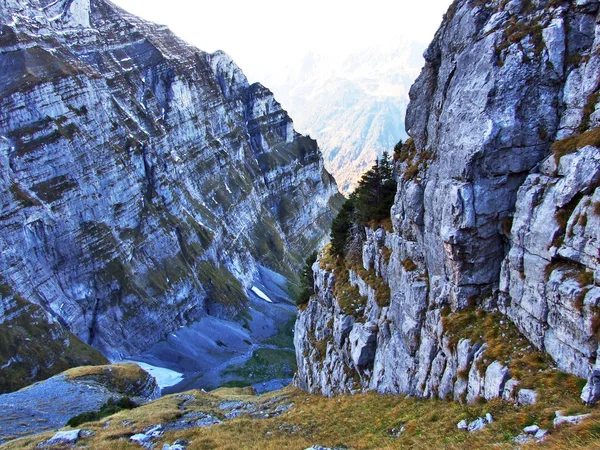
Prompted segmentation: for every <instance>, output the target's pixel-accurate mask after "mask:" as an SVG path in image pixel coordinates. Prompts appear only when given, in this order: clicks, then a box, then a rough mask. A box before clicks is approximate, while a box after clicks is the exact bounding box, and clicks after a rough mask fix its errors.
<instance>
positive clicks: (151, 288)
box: [0, 0, 339, 365]
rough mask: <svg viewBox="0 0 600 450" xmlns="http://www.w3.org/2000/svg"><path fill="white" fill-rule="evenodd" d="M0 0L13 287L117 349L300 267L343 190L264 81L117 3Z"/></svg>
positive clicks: (1, 105) (8, 278) (4, 179)
mask: <svg viewBox="0 0 600 450" xmlns="http://www.w3.org/2000/svg"><path fill="white" fill-rule="evenodd" d="M0 6H1V8H0V19H2V24H3V25H2V27H1V29H0V31H1V33H0V67H1V68H2V69H1V72H2V79H1V80H0V172H1V173H2V176H1V177H0V184H1V185H2V188H1V189H0V228H1V230H2V232H1V233H0V247H1V248H2V252H1V254H0V276H1V278H2V283H4V284H6V285H7V286H9V287H10V288H11V289H12V291H14V292H15V293H19V294H20V295H21V297H23V298H25V299H27V300H28V301H30V302H33V303H36V304H38V305H40V306H41V307H42V308H43V310H44V311H46V313H47V315H48V320H50V321H51V322H57V323H60V324H62V325H63V326H64V327H66V328H67V329H68V330H70V331H72V332H73V333H74V334H76V335H77V336H79V337H80V338H81V339H82V340H83V341H84V342H86V343H88V344H90V345H92V346H94V347H96V348H98V349H100V350H101V351H102V352H103V353H104V354H105V355H106V356H109V357H112V358H117V357H120V356H124V355H128V354H131V353H134V352H139V351H142V350H145V349H147V348H149V347H150V346H151V345H152V344H153V343H155V342H157V341H158V340H160V339H162V338H163V337H165V336H166V335H167V334H168V333H169V332H171V331H173V330H175V329H177V328H179V327H180V326H182V325H185V324H187V323H190V322H192V321H194V320H196V319H198V318H200V317H202V316H204V315H206V314H211V315H216V316H220V317H234V316H236V315H238V314H240V312H241V311H242V310H243V309H244V308H245V305H246V301H247V298H246V291H247V289H248V288H250V286H251V284H252V281H253V280H254V279H255V278H256V277H257V274H258V266H259V265H264V266H267V267H269V268H271V269H273V270H275V271H277V272H280V273H282V274H284V275H286V276H288V277H289V278H290V279H294V278H295V277H296V275H295V273H296V272H297V269H298V267H299V266H300V261H301V260H302V259H303V257H304V255H305V254H307V253H308V252H309V251H312V249H314V248H315V247H316V246H317V245H319V243H321V242H322V241H323V239H324V238H325V237H326V230H327V229H328V225H329V223H330V220H331V218H332V215H333V214H334V211H335V209H336V207H337V206H336V203H338V202H339V200H338V195H339V194H337V187H336V185H335V182H334V180H333V178H332V177H331V176H330V175H329V174H328V173H327V172H326V171H325V170H324V168H323V163H322V158H321V155H320V152H319V150H318V147H317V144H316V142H315V141H313V140H311V139H310V138H307V137H303V136H301V135H299V134H297V133H296V132H295V131H294V128H293V124H292V121H291V119H290V118H289V117H288V115H287V113H286V112H285V111H283V110H282V109H281V107H280V105H279V104H278V103H277V102H276V101H275V99H274V98H273V96H272V94H271V92H270V91H269V90H268V89H266V88H265V87H263V86H261V85H260V84H253V85H249V84H248V81H247V79H246V77H245V76H244V74H243V73H242V71H241V70H240V69H239V68H238V67H237V66H236V65H235V63H234V62H233V61H232V60H231V59H230V58H229V57H228V56H227V55H226V54H225V53H222V52H217V53H214V54H207V53H204V52H202V51H199V50H197V49H195V48H193V47H191V46H189V45H187V44H186V43H184V42H183V41H181V40H179V39H178V38H177V37H175V36H174V35H173V34H172V33H171V32H170V31H169V30H168V29H166V28H165V27H161V26H157V25H154V24H150V23H146V22H143V21H142V20H140V19H138V18H136V17H134V16H131V15H129V14H127V13H126V12H124V11H122V10H121V9H119V8H118V7H116V6H115V5H113V4H112V3H110V2H105V1H102V0H92V1H91V2H90V1H89V0H88V1H81V0H72V1H66V0H65V1H58V2H48V1H35V0H32V1H26V2H13V1H12V0H2V2H1V3H0ZM9 298H11V296H10V295H8V296H3V297H2V300H1V301H0V304H1V302H8V301H9ZM2 364H4V362H2V361H0V365H2Z"/></svg>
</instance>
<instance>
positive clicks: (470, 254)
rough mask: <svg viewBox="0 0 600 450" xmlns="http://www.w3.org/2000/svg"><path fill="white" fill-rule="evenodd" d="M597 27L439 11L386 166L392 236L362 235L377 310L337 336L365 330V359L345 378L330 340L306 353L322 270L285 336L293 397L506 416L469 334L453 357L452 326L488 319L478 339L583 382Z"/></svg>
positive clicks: (521, 10)
mask: <svg viewBox="0 0 600 450" xmlns="http://www.w3.org/2000/svg"><path fill="white" fill-rule="evenodd" d="M597 15H598V2H595V1H594V2H566V1H564V2H563V1H550V2H547V1H541V0H540V1H535V0H533V1H516V0H515V1H509V2H505V1H504V2H500V1H494V2H472V1H466V0H458V1H455V2H454V3H453V4H452V5H451V7H450V9H449V11H448V13H447V14H446V17H445V20H444V22H443V23H442V26H441V28H440V30H439V31H438V33H437V34H436V37H435V39H434V41H433V43H432V44H431V45H430V47H429V49H428V50H427V52H426V53H425V59H426V64H425V67H424V69H423V71H422V73H421V75H420V76H419V78H418V79H417V81H416V83H415V84H414V85H413V87H412V89H411V103H410V105H409V107H408V112H407V118H406V123H407V127H408V130H409V134H410V135H411V137H412V139H411V140H409V141H408V143H407V144H406V145H405V146H404V147H403V148H402V150H401V151H400V152H398V153H397V154H396V159H397V166H396V170H397V173H398V192H397V195H396V200H395V204H394V206H393V207H392V210H391V215H392V222H393V233H386V236H385V239H383V240H379V242H375V241H376V240H373V239H370V238H369V237H368V236H369V233H370V231H369V230H367V239H366V241H365V242H364V243H363V255H362V256H363V261H362V262H363V264H364V267H365V268H367V267H372V268H374V269H375V270H379V274H380V276H381V278H382V279H383V280H385V281H386V284H387V285H388V286H389V289H390V300H389V305H385V306H383V307H376V306H377V305H375V304H372V303H371V301H370V298H369V299H368V300H366V306H365V308H364V312H362V311H360V312H356V314H354V316H355V317H354V325H352V327H353V328H352V329H350V331H349V332H348V333H349V335H351V334H352V333H353V331H354V327H358V326H362V323H369V324H374V325H373V327H372V328H371V329H377V344H376V346H375V350H374V353H373V357H372V359H371V361H370V363H369V365H367V366H357V365H356V364H354V363H355V360H354V359H352V355H353V351H352V349H351V343H349V342H347V343H345V344H343V345H342V346H340V345H338V344H337V342H336V341H335V339H334V340H333V341H331V342H328V344H327V352H325V353H321V352H316V351H315V350H318V348H319V346H318V345H317V344H318V343H320V342H321V340H322V339H326V338H327V337H328V335H329V333H330V331H328V330H331V332H332V333H333V331H335V330H336V326H338V325H336V323H337V322H338V321H341V320H346V319H345V318H344V314H343V313H340V308H339V304H340V303H344V301H345V299H344V294H343V293H340V291H339V290H336V288H335V283H334V282H333V281H332V280H331V273H330V272H331V271H330V269H329V270H328V269H327V267H326V266H325V267H322V270H319V271H318V272H317V273H316V274H315V281H316V286H317V289H316V293H317V296H316V297H315V298H314V299H313V300H312V301H311V302H310V303H309V305H308V307H307V309H306V310H305V311H301V312H300V315H299V320H298V324H297V328H296V339H297V341H296V342H297V343H298V340H299V336H307V338H308V341H309V342H311V338H312V336H314V339H313V341H312V342H313V343H312V344H301V345H300V349H299V350H298V361H299V374H298V378H297V383H298V384H299V385H300V386H302V387H304V388H306V389H308V390H311V391H320V392H323V393H325V394H332V393H336V392H346V391H349V390H352V389H370V390H377V391H380V392H391V393H399V392H409V393H412V394H416V395H420V396H425V397H432V396H438V397H441V398H450V397H452V398H455V399H461V398H466V399H467V400H474V399H476V398H477V397H479V396H482V397H485V398H487V399H490V398H494V397H498V396H503V397H504V398H507V399H512V400H514V401H518V400H517V399H518V398H519V395H518V392H516V391H518V388H517V387H516V386H518V384H517V383H518V381H517V380H513V379H511V377H512V374H511V373H510V370H508V369H507V367H508V366H509V365H510V358H508V359H506V360H505V356H503V357H502V358H501V359H498V358H499V357H500V355H499V354H498V353H499V352H498V348H497V347H498V345H489V346H487V343H486V340H485V339H484V334H485V333H483V332H482V333H479V334H477V335H475V333H472V334H474V336H473V339H466V338H464V339H462V340H460V339H459V340H458V341H456V338H457V337H460V335H461V333H456V331H457V330H456V329H453V323H454V324H456V323H461V322H460V320H463V319H464V320H466V319H469V320H471V319H472V320H473V321H476V320H478V319H476V317H473V318H470V317H468V316H467V315H468V314H469V312H473V314H475V315H477V313H478V312H481V314H483V315H485V314H492V315H493V317H495V320H494V321H493V322H490V323H489V324H488V325H489V326H491V324H492V323H493V326H494V328H495V327H498V328H502V327H505V326H507V325H510V324H511V323H512V321H514V324H515V325H516V327H517V328H518V330H519V331H520V332H521V333H522V334H523V335H524V336H525V337H526V338H527V339H529V340H530V342H531V343H532V344H534V345H535V346H536V347H537V348H538V349H539V350H542V351H545V352H547V353H548V354H549V355H550V356H551V357H552V358H553V359H554V361H555V362H556V364H557V366H558V367H559V368H560V369H561V370H564V371H566V372H570V373H572V374H576V375H578V376H582V377H586V376H587V375H588V374H589V373H590V371H591V368H592V366H593V365H594V364H595V360H596V352H597V346H598V339H597V337H596V335H595V328H596V327H597V325H595V319H594V317H595V308H596V303H597V294H596V288H595V287H594V285H595V284H596V283H597V282H598V279H597V275H596V276H592V275H594V274H595V273H596V271H597V261H598V252H597V249H596V248H595V247H596V235H597V231H598V227H597V224H596V222H595V221H596V219H595V218H594V217H591V216H593V213H592V211H593V204H594V201H595V197H594V195H595V189H596V184H597V177H598V176H600V172H599V171H598V168H597V162H596V160H597V152H598V149H597V147H596V146H598V145H600V141H599V140H598V139H596V138H595V136H596V134H595V132H594V131H592V132H589V133H586V134H581V133H583V132H585V131H586V130H588V129H594V128H595V127H598V125H599V123H598V119H599V117H600V116H599V113H598V112H597V110H596V103H597V101H598V94H597V91H598V86H599V84H600V70H598V63H599V62H600V59H599V57H598V55H597V54H596V52H595V51H594V50H593V49H594V48H596V46H597V45H598V42H597V39H598V38H597V36H598V34H597V31H596V30H598V29H599V28H598V26H597V22H596V18H597ZM579 135H581V136H580V138H577V139H579V141H578V142H579V144H585V143H586V142H587V141H589V142H588V143H592V144H593V145H592V146H588V147H586V146H585V145H578V144H577V145H575V144H573V143H571V144H573V145H571V144H569V145H567V147H569V149H568V151H567V152H566V153H571V154H569V155H567V156H563V154H564V149H565V145H564V143H565V141H561V142H558V143H557V144H556V145H555V147H554V149H555V153H556V155H557V156H556V157H555V155H552V156H549V155H550V153H551V144H552V143H553V142H555V141H559V140H561V139H564V138H567V137H569V136H579ZM561 156H562V158H561ZM555 158H556V161H557V162H556V163H555V162H554V161H555ZM559 160H560V162H558V161H559ZM381 231H382V230H380V231H379V232H381ZM553 241H554V243H553ZM376 255H379V256H376ZM385 255H388V258H389V259H387V258H386V257H385ZM338 278H339V274H338ZM323 281H327V284H324V283H323ZM336 281H337V280H336ZM332 284H333V286H331V285H332ZM334 293H337V296H336V295H332V294H334ZM361 293H362V292H361ZM363 294H364V293H363ZM497 311H500V312H501V313H503V314H505V316H504V317H503V316H501V315H499V313H498V312H497ZM321 314H328V317H325V318H323V317H321ZM346 314H347V312H346ZM317 316H318V319H317V320H315V319H314V318H315V317H317ZM508 319H510V323H509V320H508ZM340 323H341V322H340ZM465 323H467V322H465ZM469 326H472V325H469ZM510 326H511V327H512V325H510ZM454 328H457V327H456V326H454ZM488 328H489V327H488ZM311 333H312V334H311ZM503 333H505V334H506V335H508V334H509V333H512V332H510V331H509V330H508V329H507V330H506V332H504V331H503ZM500 336H503V335H502V334H501V335H500ZM511 336H514V339H516V340H519V339H521V337H519V335H518V333H516V334H511ZM504 340H505V341H508V337H507V338H505V339H504ZM498 341H500V340H498ZM315 342H316V343H317V344H315ZM496 344H497V342H496ZM521 344H522V345H523V347H522V348H523V352H525V351H527V350H526V349H527V346H528V345H530V344H529V343H525V342H521ZM521 344H519V345H521ZM344 345H345V346H346V347H344ZM529 351H531V350H529ZM517 353H518V352H517ZM369 354H370V353H369ZM317 356H319V357H321V358H322V360H319V359H318V358H317ZM303 358H305V359H306V358H307V359H308V362H303V363H301V360H302V359H303ZM507 364H508V365H507ZM321 367H323V368H324V369H325V370H322V368H321ZM322 372H329V373H330V375H326V376H325V375H322ZM341 374H344V377H343V383H341V384H339V385H336V384H334V380H337V379H340V378H342V375H341ZM515 390H516V391H515ZM525 397H526V396H525V395H524V397H523V398H524V399H525ZM524 401H525V400H524Z"/></svg>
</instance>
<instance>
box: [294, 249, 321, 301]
mask: <svg viewBox="0 0 600 450" xmlns="http://www.w3.org/2000/svg"><path fill="white" fill-rule="evenodd" d="M316 260H317V252H313V253H312V254H311V255H310V256H309V257H308V258H306V261H304V265H303V266H302V273H301V274H300V289H301V290H300V296H299V297H298V300H297V301H296V304H297V305H304V304H306V303H308V301H309V300H310V297H311V295H314V294H315V286H314V279H313V271H312V266H313V264H314V263H315V261H316Z"/></svg>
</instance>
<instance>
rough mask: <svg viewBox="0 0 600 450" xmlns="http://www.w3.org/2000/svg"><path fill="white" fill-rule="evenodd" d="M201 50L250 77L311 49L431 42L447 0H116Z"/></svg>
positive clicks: (346, 50) (322, 50)
mask: <svg viewBox="0 0 600 450" xmlns="http://www.w3.org/2000/svg"><path fill="white" fill-rule="evenodd" d="M113 2H115V3H116V4H118V5H119V6H121V7H122V8H124V9H126V10H127V11H129V12H132V13H134V14H136V15H138V16H141V17H143V18H145V19H148V20H151V21H153V22H157V23H160V24H166V25H168V26H169V28H170V29H171V30H172V31H174V32H175V33H176V34H177V35H178V36H180V37H181V38H183V39H185V40H186V41H187V42H189V43H191V44H193V45H195V46H196V47H198V48H200V49H201V50H205V51H209V52H213V51H215V50H223V51H225V52H226V53H228V54H229V55H230V56H231V57H232V58H233V60H234V61H235V62H236V63H237V64H238V65H239V66H240V67H241V68H242V70H243V71H244V72H245V73H246V75H247V76H248V78H249V79H250V81H252V82H254V81H261V79H262V78H265V77H266V75H265V74H270V75H271V76H270V77H272V76H273V73H277V72H278V71H280V70H282V68H283V67H284V66H285V65H286V64H291V63H293V60H294V58H301V57H302V56H303V55H304V54H306V53H307V52H309V51H315V52H319V53H324V54H342V55H344V54H351V53H352V52H353V51H354V50H357V49H361V48H364V47H371V46H373V45H386V46H388V47H389V46H393V43H394V41H395V40H415V41H419V42H426V43H429V42H430V41H431V39H432V38H433V35H434V34H435V31H436V30H437V28H438V26H439V25H440V23H441V20H442V15H443V13H444V12H445V11H446V10H447V8H448V6H449V5H450V3H451V0H369V1H362V2H358V1H352V0H346V1H341V0H303V1H295V2H290V1H281V0H253V1H248V0H221V1H218V0H213V1H199V2H198V1H194V2H192V1H190V0H113Z"/></svg>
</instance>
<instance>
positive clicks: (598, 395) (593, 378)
mask: <svg viewBox="0 0 600 450" xmlns="http://www.w3.org/2000/svg"><path fill="white" fill-rule="evenodd" d="M581 400H582V401H583V403H585V404H586V405H590V406H591V405H594V404H596V402H597V401H598V400H600V368H596V369H594V370H593V371H592V373H591V375H590V376H589V378H588V382H587V384H586V385H585V387H584V388H583V391H581Z"/></svg>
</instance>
